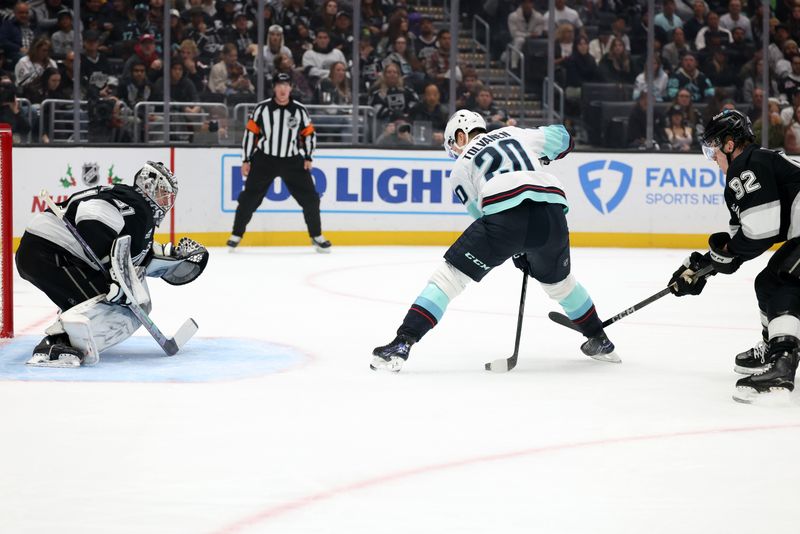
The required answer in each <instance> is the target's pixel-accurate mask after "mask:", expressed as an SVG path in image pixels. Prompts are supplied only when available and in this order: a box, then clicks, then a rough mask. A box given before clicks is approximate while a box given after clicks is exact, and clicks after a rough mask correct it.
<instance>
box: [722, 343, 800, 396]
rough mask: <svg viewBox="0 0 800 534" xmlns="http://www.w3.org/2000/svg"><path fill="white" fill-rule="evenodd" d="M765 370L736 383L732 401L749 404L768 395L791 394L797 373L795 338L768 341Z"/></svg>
mask: <svg viewBox="0 0 800 534" xmlns="http://www.w3.org/2000/svg"><path fill="white" fill-rule="evenodd" d="M766 362H767V365H766V369H765V370H764V371H761V372H759V373H755V374H753V375H751V376H747V377H745V378H741V379H739V380H738V381H737V382H736V392H735V393H734V394H733V400H735V401H737V402H744V403H748V404H749V403H751V402H753V401H755V400H756V399H759V398H762V397H765V396H769V395H770V394H776V393H777V394H780V393H791V392H792V391H793V390H794V375H795V371H797V362H798V345H797V339H796V338H789V337H780V338H776V339H773V340H771V341H770V347H769V351H768V353H767V356H766Z"/></svg>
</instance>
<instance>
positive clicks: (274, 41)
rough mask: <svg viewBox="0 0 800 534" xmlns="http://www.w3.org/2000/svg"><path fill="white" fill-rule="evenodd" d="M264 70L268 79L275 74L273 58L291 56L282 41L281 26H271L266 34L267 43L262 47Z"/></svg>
mask: <svg viewBox="0 0 800 534" xmlns="http://www.w3.org/2000/svg"><path fill="white" fill-rule="evenodd" d="M262 50H263V54H264V63H263V64H264V69H265V71H266V73H267V75H269V76H270V77H272V74H273V73H274V72H275V57H276V56H278V55H279V54H286V55H289V56H291V55H292V51H291V50H290V49H289V47H288V46H286V44H285V42H284V40H283V26H280V25H278V24H273V25H272V26H270V27H269V32H268V33H267V43H266V45H264V48H263V49H262Z"/></svg>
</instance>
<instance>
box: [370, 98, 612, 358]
mask: <svg viewBox="0 0 800 534" xmlns="http://www.w3.org/2000/svg"><path fill="white" fill-rule="evenodd" d="M572 147H573V142H572V138H571V137H570V135H569V133H568V132H567V130H566V129H565V128H564V127H563V126H561V125H554V126H547V127H543V128H533V129H524V128H517V127H515V126H508V127H505V128H500V129H499V130H495V131H493V132H491V133H488V132H487V131H486V122H485V121H484V119H483V117H481V116H480V115H478V114H477V113H474V112H472V111H467V110H459V111H457V112H456V113H455V114H454V115H453V116H452V117H451V118H450V120H449V121H448V123H447V127H446V129H445V142H444V148H445V150H446V151H447V153H448V155H450V157H452V158H453V159H455V160H456V163H455V166H454V168H453V171H452V173H451V174H450V180H451V182H452V184H453V190H454V192H455V194H456V195H457V196H458V198H459V199H460V200H461V202H462V203H463V204H464V206H465V207H466V209H467V211H468V212H469V213H470V215H472V216H473V218H475V221H473V223H472V224H471V225H470V226H469V227H468V228H467V229H466V230H465V231H464V233H463V234H461V236H460V237H459V238H458V239H457V240H456V242H455V243H453V245H452V246H451V247H450V248H449V249H448V250H447V252H446V253H445V255H444V262H443V263H442V265H441V266H440V267H439V268H438V269H436V271H435V272H434V273H433V275H432V276H431V278H430V279H429V281H428V284H427V285H426V286H425V288H424V289H423V290H422V293H420V295H419V296H418V297H417V299H416V300H415V301H414V303H413V304H412V305H411V307H410V308H409V310H408V313H407V314H406V316H405V318H404V319H403V323H402V324H401V325H400V327H399V328H398V329H397V336H396V337H395V338H394V340H393V341H392V342H391V343H389V344H387V345H383V346H381V347H377V348H376V349H375V350H374V351H373V352H372V354H373V358H372V363H371V365H370V367H371V368H372V369H374V370H386V371H393V372H397V371H399V370H400V369H401V367H402V366H403V363H404V362H405V361H406V360H407V359H408V355H409V351H410V349H411V346H412V345H413V344H414V343H416V342H418V341H419V340H420V339H421V338H422V337H423V336H424V335H425V334H426V333H427V332H428V331H429V330H430V329H431V328H433V327H434V326H436V325H437V324H438V322H439V321H440V320H441V319H442V316H443V315H444V312H445V310H446V309H447V305H448V304H449V303H450V301H451V300H453V299H454V298H455V297H456V296H458V295H459V294H460V293H461V292H462V291H463V290H464V288H465V287H466V286H467V284H468V283H469V282H470V281H475V282H480V281H481V280H482V279H483V277H484V276H486V275H487V274H488V273H489V272H490V271H491V270H492V269H493V268H495V267H497V266H498V265H501V264H502V263H504V262H505V261H506V260H508V259H509V258H513V261H514V265H516V266H517V267H518V268H520V269H522V270H523V271H524V272H526V273H527V274H528V275H530V276H531V277H533V278H534V279H536V280H537V281H538V282H540V283H541V285H542V288H543V289H544V291H545V293H547V295H548V296H550V298H552V299H553V300H555V301H557V302H558V303H559V304H560V305H561V307H562V308H563V309H564V311H565V312H566V314H567V316H568V317H569V318H570V319H571V320H572V321H573V322H574V323H575V325H576V326H577V327H578V328H579V329H580V331H581V332H582V333H583V334H584V335H585V336H586V337H587V338H588V340H587V341H586V342H585V343H584V344H583V345H582V346H581V350H582V351H583V353H584V354H586V355H587V356H590V357H592V358H594V359H597V360H602V361H607V362H615V363H616V362H620V361H621V360H620V358H619V356H617V354H616V352H615V351H614V344H613V343H611V341H610V340H609V339H608V337H607V336H606V334H605V332H604V331H603V326H602V322H601V321H600V318H599V317H598V316H597V312H596V311H595V307H594V304H593V303H592V299H591V297H590V296H589V293H587V291H586V290H585V289H584V288H583V286H581V285H580V284H579V283H578V281H577V280H576V279H575V277H574V276H572V274H570V267H571V265H570V249H569V229H568V227H567V219H566V216H565V214H566V212H567V210H568V209H569V208H568V204H567V199H566V195H565V194H564V190H563V188H562V187H561V183H560V182H559V180H558V178H556V177H555V176H553V175H552V174H550V173H547V172H544V171H543V170H542V163H543V162H550V161H553V160H556V159H560V158H563V157H564V156H566V155H567V154H568V153H569V152H570V151H571V150H572Z"/></svg>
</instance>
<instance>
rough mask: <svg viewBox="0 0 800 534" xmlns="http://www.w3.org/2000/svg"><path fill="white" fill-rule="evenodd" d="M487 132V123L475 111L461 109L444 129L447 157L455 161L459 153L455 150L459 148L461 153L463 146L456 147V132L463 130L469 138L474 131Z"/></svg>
mask: <svg viewBox="0 0 800 534" xmlns="http://www.w3.org/2000/svg"><path fill="white" fill-rule="evenodd" d="M479 128H480V129H482V130H486V121H485V120H483V117H482V116H481V115H479V114H478V113H475V112H474V111H470V110H468V109H459V110H458V111H456V112H455V113H453V116H452V117H450V120H449V121H447V126H446V127H445V129H444V149H445V151H446V152H447V155H448V156H450V157H451V158H453V159H457V158H458V153H456V152H453V148H454V147H455V148H458V150H459V152H460V151H461V149H463V148H464V147H463V146H460V145H456V132H457V131H459V130H461V131H462V132H464V133H465V134H467V135H468V136H469V133H470V132H471V131H472V130H477V129H479Z"/></svg>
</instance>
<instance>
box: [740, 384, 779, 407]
mask: <svg viewBox="0 0 800 534" xmlns="http://www.w3.org/2000/svg"><path fill="white" fill-rule="evenodd" d="M791 394H792V392H791V391H789V390H788V389H786V388H770V389H769V391H765V392H764V393H759V392H758V391H756V390H755V389H753V388H749V387H737V388H736V391H735V392H734V393H733V400H735V401H736V402H740V403H742V404H755V405H758V406H788V405H789V404H791Z"/></svg>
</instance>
